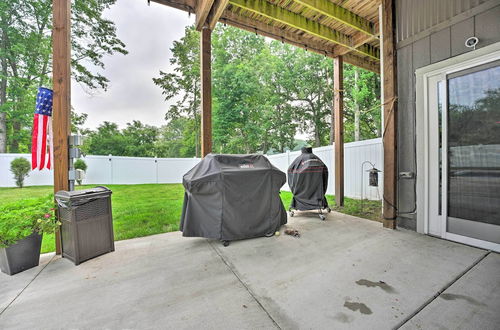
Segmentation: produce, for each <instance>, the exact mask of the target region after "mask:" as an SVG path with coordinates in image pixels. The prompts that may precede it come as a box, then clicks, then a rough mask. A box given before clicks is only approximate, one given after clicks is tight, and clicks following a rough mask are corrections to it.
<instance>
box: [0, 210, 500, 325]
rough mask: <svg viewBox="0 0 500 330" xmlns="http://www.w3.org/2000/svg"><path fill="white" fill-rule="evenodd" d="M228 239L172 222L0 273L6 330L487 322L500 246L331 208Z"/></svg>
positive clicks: (497, 305)
mask: <svg viewBox="0 0 500 330" xmlns="http://www.w3.org/2000/svg"><path fill="white" fill-rule="evenodd" d="M289 226H291V227H293V228H295V229H298V230H299V231H300V233H301V237H300V238H294V237H291V236H286V235H284V234H283V230H282V233H281V235H280V236H274V237H271V238H257V239H251V240H245V241H236V242H233V243H232V244H231V246H230V247H228V248H224V247H223V246H222V245H221V244H220V243H219V242H217V241H210V240H206V239H202V238H194V239H189V238H183V237H181V235H180V234H179V232H175V233H167V234H161V235H156V236H149V237H143V238H138V239H132V240H128V241H120V242H117V243H116V251H115V252H114V253H110V254H106V255H103V256H101V257H98V258H95V259H92V260H89V261H87V262H85V263H83V264H81V265H80V266H78V267H75V266H74V265H73V264H72V263H70V262H68V261H67V260H64V259H61V258H60V257H59V256H55V255H54V254H48V255H43V256H42V263H41V264H40V266H39V267H37V268H33V269H30V270H28V271H25V272H23V273H20V274H18V275H17V276H12V277H9V276H1V277H0V289H1V290H0V325H1V327H2V328H6V329H17V328H19V329H68V328H71V329H124V328H128V329H153V328H163V329H165V328H169V329H185V328H190V329H199V328H205V329H299V328H300V329H339V328H352V329H390V328H400V327H401V328H404V329H406V328H408V329H415V328H417V329H434V328H440V329H458V328H461V329H494V328H497V327H498V324H500V314H499V313H498V310H500V281H499V278H498V269H500V256H499V255H498V254H495V253H490V252H487V251H484V250H481V249H476V248H472V247H468V246H465V245H462V244H458V243H453V242H449V241H445V240H441V239H436V238H432V237H429V236H424V235H420V234H417V233H415V232H412V231H406V230H397V231H389V230H387V229H384V228H382V227H381V226H380V225H379V224H378V223H376V222H373V221H370V220H364V219H360V218H356V217H352V216H348V215H343V214H340V213H336V212H333V213H332V214H330V215H328V218H327V220H326V221H319V220H317V219H316V218H315V217H312V216H311V215H310V216H305V215H302V216H296V217H294V218H290V219H289Z"/></svg>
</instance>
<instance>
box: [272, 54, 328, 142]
mask: <svg viewBox="0 0 500 330" xmlns="http://www.w3.org/2000/svg"><path fill="white" fill-rule="evenodd" d="M281 56H282V59H283V61H284V63H285V68H286V76H285V78H284V81H285V83H284V85H283V89H284V90H285V91H286V92H285V93H286V94H285V95H284V96H286V97H287V98H288V100H289V102H291V104H292V105H293V106H294V107H295V108H296V110H297V113H298V119H299V120H300V129H301V131H302V132H304V133H308V134H310V135H311V141H310V142H311V144H312V145H314V146H316V147H319V146H321V145H326V144H329V136H330V120H329V119H330V117H331V107H332V102H333V65H332V61H331V59H328V58H326V57H323V56H321V55H317V54H310V53H309V52H306V51H304V50H302V49H299V48H294V47H290V46H288V48H285V52H283V54H282V55H281Z"/></svg>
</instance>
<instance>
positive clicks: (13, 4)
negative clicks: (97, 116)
mask: <svg viewBox="0 0 500 330" xmlns="http://www.w3.org/2000/svg"><path fill="white" fill-rule="evenodd" d="M115 1H116V0H75V1H74V2H73V6H72V26H71V37H72V38H71V44H72V60H71V66H72V76H73V78H74V79H75V80H76V81H77V82H79V83H80V85H81V86H82V87H84V88H88V89H96V88H103V89H106V87H107V84H108V80H107V79H106V77H104V76H103V75H102V74H101V73H99V71H98V69H102V68H104V63H103V61H102V60H103V58H104V56H106V55H111V54H114V53H121V54H126V53H127V51H126V50H125V45H124V44H123V42H122V41H121V40H120V39H118V37H117V35H116V28H115V25H114V23H113V22H112V21H110V20H107V19H105V18H103V16H102V12H103V11H104V10H106V9H107V8H109V7H110V6H111V5H113V4H114V3H115ZM51 20H52V1H51V0H26V1H20V0H12V1H2V2H0V59H1V60H0V152H6V151H11V152H15V151H24V149H26V148H25V147H23V146H22V145H21V143H20V141H24V142H23V145H24V143H26V139H25V137H26V136H29V130H30V126H31V118H32V116H33V110H34V106H35V95H34V94H35V93H36V88H37V87H38V86H43V85H46V84H50V83H51V81H50V73H51V70H52V67H51V65H52V58H51V56H52V52H51V28H52V21H51ZM95 69H97V70H95ZM7 132H9V137H11V138H9V140H7Z"/></svg>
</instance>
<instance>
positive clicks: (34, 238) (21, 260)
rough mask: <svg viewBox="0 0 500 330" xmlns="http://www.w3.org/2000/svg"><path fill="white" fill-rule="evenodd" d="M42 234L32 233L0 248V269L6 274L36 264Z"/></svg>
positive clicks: (12, 273)
mask: <svg viewBox="0 0 500 330" xmlns="http://www.w3.org/2000/svg"><path fill="white" fill-rule="evenodd" d="M41 247H42V235H40V234H38V233H33V234H31V235H30V236H28V237H26V238H24V239H22V240H20V241H18V242H17V243H15V244H13V245H11V246H9V247H6V248H0V269H1V270H2V272H4V273H5V274H8V275H14V274H17V273H20V272H22V271H24V270H26V269H30V268H33V267H36V266H38V264H39V263H40V249H41Z"/></svg>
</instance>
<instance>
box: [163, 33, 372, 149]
mask: <svg viewBox="0 0 500 330" xmlns="http://www.w3.org/2000/svg"><path fill="white" fill-rule="evenodd" d="M171 50H172V53H173V57H172V59H171V60H170V63H171V64H172V65H173V72H172V73H165V72H160V77H159V78H155V79H154V83H155V84H157V85H159V86H160V87H161V88H162V90H163V94H164V95H165V96H166V99H167V100H174V99H176V98H178V101H177V102H176V103H174V104H173V105H172V106H170V108H169V109H168V111H167V113H166V115H165V118H166V119H167V120H170V121H175V122H172V125H170V123H169V125H167V126H168V127H169V128H173V127H174V126H175V128H176V136H177V137H178V139H176V140H175V141H177V142H175V146H176V147H175V148H179V146H180V144H183V145H189V142H188V141H189V139H190V138H191V137H192V136H191V135H189V134H184V133H182V134H181V131H182V127H180V126H179V123H180V122H179V119H180V118H184V119H186V120H187V121H184V123H183V124H184V125H185V128H186V129H187V127H193V128H194V129H195V131H196V134H197V135H196V138H195V139H194V142H195V143H196V146H197V143H198V141H199V125H198V122H199V108H200V102H199V101H200V97H199V93H200V89H199V87H200V82H199V79H200V77H199V70H200V67H199V34H198V32H196V31H195V30H194V28H193V27H188V28H186V34H185V36H184V37H183V38H182V39H181V40H179V41H178V42H175V43H174V46H173V47H172V49H171ZM212 58H213V59H212V79H213V89H212V97H213V125H212V130H213V144H214V145H213V150H214V152H222V153H251V152H270V151H278V152H284V151H285V150H287V149H290V150H293V149H294V148H296V147H297V144H296V140H295V136H296V135H297V134H305V135H307V136H308V141H309V143H310V144H312V145H314V146H321V145H327V144H329V143H330V142H331V141H330V139H331V137H330V134H331V125H330V123H331V119H332V118H331V116H332V106H333V63H332V60H331V59H329V58H326V57H323V56H320V55H317V54H311V53H309V52H306V51H304V50H302V49H299V48H296V47H293V46H290V45H287V44H282V43H280V42H277V41H269V40H266V39H265V38H263V37H261V36H258V35H255V34H253V33H249V32H246V31H243V30H240V29H236V28H232V27H224V26H221V25H219V26H218V27H217V28H216V29H215V31H214V33H213V36H212ZM344 71H345V72H344V75H345V88H344V97H345V101H346V102H345V109H344V112H345V121H346V124H345V136H346V140H347V141H352V140H354V139H355V138H357V139H369V138H373V137H377V136H379V135H380V129H379V126H380V107H377V105H379V104H380V102H379V95H380V83H379V77H378V76H377V75H376V74H374V73H372V72H368V71H366V70H362V69H358V68H355V67H353V66H351V65H345V67H344ZM355 78H356V79H355ZM355 117H356V118H357V119H358V121H357V123H358V125H356V126H355V125H354V124H353V120H354V118H355ZM190 129H191V128H190ZM356 131H357V133H355V132H356ZM181 136H182V137H181ZM181 141H182V142H181ZM179 143H180V144H179ZM171 150H173V149H171ZM177 150H179V149H177ZM184 150H188V148H184ZM197 150H198V148H197V147H196V151H197ZM169 154H170V153H169ZM183 155H186V153H183ZM192 155H199V153H198V152H195V153H194V154H192Z"/></svg>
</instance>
